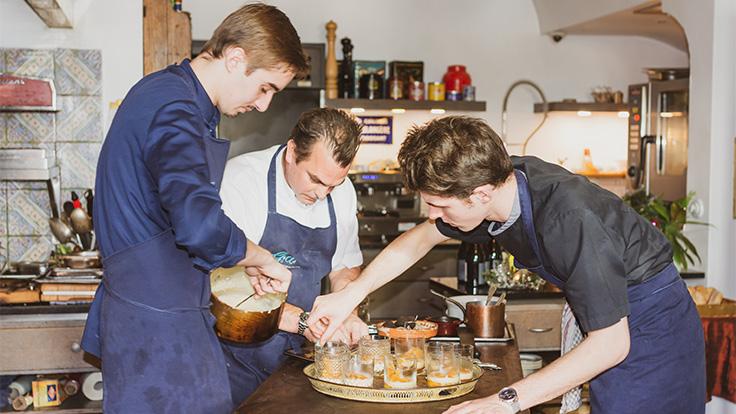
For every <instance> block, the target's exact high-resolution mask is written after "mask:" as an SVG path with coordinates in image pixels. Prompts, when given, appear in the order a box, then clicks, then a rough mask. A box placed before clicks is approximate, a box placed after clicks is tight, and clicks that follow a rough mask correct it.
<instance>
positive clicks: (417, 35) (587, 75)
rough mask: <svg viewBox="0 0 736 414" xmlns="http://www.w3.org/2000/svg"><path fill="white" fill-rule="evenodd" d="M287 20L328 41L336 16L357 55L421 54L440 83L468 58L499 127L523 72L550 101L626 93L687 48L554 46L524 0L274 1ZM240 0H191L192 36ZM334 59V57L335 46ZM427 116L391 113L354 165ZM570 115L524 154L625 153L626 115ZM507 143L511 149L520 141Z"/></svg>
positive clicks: (620, 156)
mask: <svg viewBox="0 0 736 414" xmlns="http://www.w3.org/2000/svg"><path fill="white" fill-rule="evenodd" d="M267 3H270V4H274V5H276V6H278V7H279V8H280V9H282V10H283V11H284V12H285V13H286V14H287V15H288V16H289V17H290V18H291V20H292V22H293V24H294V26H295V27H296V28H297V31H298V32H299V34H300V36H301V38H302V41H304V42H325V41H326V40H325V29H324V25H325V23H327V21H328V20H330V19H332V20H334V21H335V22H336V23H337V37H338V40H339V39H340V38H342V37H345V36H347V37H350V38H351V39H352V41H353V44H354V45H355V49H354V58H355V59H366V60H370V59H375V60H386V61H390V60H421V61H424V64H425V81H435V80H441V78H442V75H443V74H444V72H445V70H446V69H447V66H448V65H449V64H455V63H461V64H465V65H466V66H467V68H468V73H470V75H471V77H472V78H473V83H474V84H475V85H476V87H477V99H478V100H485V101H487V103H488V110H487V111H486V112H485V113H471V114H469V115H474V116H480V117H483V118H485V119H487V120H488V121H489V122H490V123H491V125H492V126H493V127H495V128H496V130H498V131H500V127H501V124H500V120H501V103H502V99H503V95H504V93H505V91H506V89H507V88H508V87H509V86H510V85H511V84H512V83H513V82H514V81H516V80H518V79H520V78H526V79H530V80H532V81H534V82H537V83H538V84H539V85H540V86H541V88H542V89H543V90H544V92H545V94H546V95H547V98H548V99H549V100H561V99H563V98H576V99H578V100H580V101H590V100H591V98H590V95H589V92H590V91H591V89H592V88H594V87H596V86H599V85H608V86H611V87H613V88H615V89H619V90H622V91H624V92H626V87H627V85H629V84H632V83H637V82H642V81H644V80H645V79H646V76H645V74H644V73H643V72H642V70H641V69H642V68H645V67H664V66H687V63H688V62H687V56H686V54H684V53H682V52H680V51H678V50H676V49H674V48H671V47H670V46H667V45H665V44H662V43H659V42H656V41H652V40H649V39H644V38H634V37H582V36H568V37H567V38H565V39H563V41H562V42H560V43H554V42H553V41H552V40H551V39H549V38H548V37H546V36H540V35H539V28H538V23H537V17H536V14H535V9H534V6H533V4H532V2H531V0H525V1H520V0H519V1H498V0H496V1H488V0H456V1H453V2H452V3H451V5H450V3H447V2H441V1H426V0H403V1H400V2H397V1H392V0H377V1H371V2H365V1H358V0H343V1H339V2H338V1H329V0H313V1H309V2H304V1H300V0H273V1H267ZM242 4H243V0H217V1H207V2H204V1H198V2H195V1H188V2H185V3H184V8H185V10H188V11H190V12H192V30H193V37H194V38H195V39H206V38H208V37H209V36H210V35H211V34H212V31H213V30H214V29H215V27H217V25H218V24H219V23H220V21H221V20H222V19H223V18H224V17H225V16H226V15H227V14H228V13H229V12H231V11H233V10H235V9H236V8H237V7H239V6H240V5H242ZM337 49H338V58H341V52H340V46H339V44H338V47H337ZM532 92H533V91H532V90H531V89H528V88H519V89H517V90H515V91H514V94H513V95H512V97H511V100H510V113H509V141H510V142H512V143H513V142H520V141H522V140H523V139H524V138H525V137H526V136H527V134H528V132H529V131H530V130H531V129H532V128H533V126H534V125H535V124H536V123H537V122H538V119H539V118H538V117H539V115H534V114H532V104H533V103H534V102H536V101H537V97H536V96H535V95H534V94H533V93H532ZM428 119H429V117H428V116H427V115H426V113H419V112H413V111H411V112H407V113H406V114H403V115H395V117H394V122H395V123H396V129H395V134H394V137H395V138H394V139H395V141H396V142H397V143H396V144H395V145H393V146H390V147H385V146H384V147H381V146H378V145H366V146H364V147H363V148H361V150H360V152H359V153H358V157H357V162H358V163H366V162H368V161H371V160H373V159H375V158H376V157H380V158H394V157H395V155H396V152H397V151H398V144H399V143H400V141H401V139H402V138H403V136H404V135H405V133H406V128H407V127H408V126H410V125H411V124H413V123H417V122H425V121H426V120H428ZM577 121H578V118H577V116H576V115H574V114H572V115H571V114H561V113H557V114H553V116H552V117H551V118H550V120H548V122H547V124H545V126H544V127H543V128H542V130H540V132H539V133H538V135H537V136H535V138H534V139H533V140H532V141H531V144H530V145H529V152H530V153H532V154H535V155H540V156H542V157H543V158H546V159H548V160H551V161H556V160H557V159H564V158H567V159H568V163H567V165H569V166H573V168H574V166H575V165H576V164H578V163H579V162H580V158H581V157H582V147H583V146H589V147H591V152H592V154H593V159H594V162H596V163H597V164H600V165H602V166H615V165H617V164H618V163H619V162H620V161H622V160H624V159H625V157H626V141H625V140H626V121H625V120H623V119H618V118H616V117H615V115H606V116H597V117H593V118H589V119H585V120H582V121H581V122H577ZM509 150H510V151H511V152H513V153H518V152H519V148H518V147H516V146H513V145H512V146H510V148H509Z"/></svg>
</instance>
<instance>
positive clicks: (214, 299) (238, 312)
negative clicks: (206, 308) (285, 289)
mask: <svg viewBox="0 0 736 414" xmlns="http://www.w3.org/2000/svg"><path fill="white" fill-rule="evenodd" d="M272 295H278V296H280V299H281V304H279V306H277V307H275V308H273V309H269V310H266V311H258V310H243V309H238V308H234V307H232V306H230V305H228V304H227V303H225V302H223V301H221V300H220V298H218V297H217V294H216V293H215V292H210V296H211V297H212V304H213V306H214V304H215V303H218V304H220V305H222V306H223V307H225V309H227V310H228V311H230V312H233V313H235V314H236V315H253V314H263V315H268V314H270V313H272V312H274V311H278V310H280V309H282V308H283V307H284V305H285V304H286V298H287V297H288V296H289V295H288V294H287V293H282V292H279V293H272Z"/></svg>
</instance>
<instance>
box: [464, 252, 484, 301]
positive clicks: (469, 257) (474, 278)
mask: <svg viewBox="0 0 736 414" xmlns="http://www.w3.org/2000/svg"><path fill="white" fill-rule="evenodd" d="M465 269H466V270H465V271H466V281H465V292H466V293H467V294H469V295H477V294H478V293H479V289H480V286H481V285H483V284H484V283H485V276H484V273H485V271H486V269H487V265H486V252H485V250H484V249H483V245H482V244H479V243H474V244H471V245H470V246H469V248H468V250H467V252H466V254H465Z"/></svg>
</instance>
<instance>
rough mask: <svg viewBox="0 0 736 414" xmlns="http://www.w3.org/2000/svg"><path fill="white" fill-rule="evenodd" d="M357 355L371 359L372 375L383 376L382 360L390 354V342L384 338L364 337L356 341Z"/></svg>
mask: <svg viewBox="0 0 736 414" xmlns="http://www.w3.org/2000/svg"><path fill="white" fill-rule="evenodd" d="M358 353H360V354H361V355H363V357H364V358H371V359H373V374H374V375H383V359H384V357H385V356H386V355H388V354H390V353H391V340H390V339H389V338H388V337H385V336H379V335H366V336H364V337H362V338H360V341H358Z"/></svg>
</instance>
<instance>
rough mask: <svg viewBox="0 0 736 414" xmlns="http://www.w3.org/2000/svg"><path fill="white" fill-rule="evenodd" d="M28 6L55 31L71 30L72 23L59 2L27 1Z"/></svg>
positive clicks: (45, 0) (47, 0)
mask: <svg viewBox="0 0 736 414" xmlns="http://www.w3.org/2000/svg"><path fill="white" fill-rule="evenodd" d="M26 4H28V6H30V8H31V9H33V11H34V12H35V13H36V14H37V15H38V17H40V18H41V20H43V22H44V23H46V26H48V27H51V28H55V29H71V28H72V22H71V20H69V18H68V17H67V15H66V13H65V12H64V9H62V8H61V6H60V5H59V2H58V1H57V0H26Z"/></svg>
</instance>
